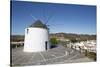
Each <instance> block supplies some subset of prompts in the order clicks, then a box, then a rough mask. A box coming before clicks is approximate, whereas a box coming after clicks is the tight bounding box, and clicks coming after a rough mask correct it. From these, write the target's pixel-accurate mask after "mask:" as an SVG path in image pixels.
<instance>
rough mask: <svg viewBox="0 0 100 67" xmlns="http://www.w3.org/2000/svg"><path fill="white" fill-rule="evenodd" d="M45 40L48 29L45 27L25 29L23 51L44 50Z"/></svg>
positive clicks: (46, 39)
mask: <svg viewBox="0 0 100 67" xmlns="http://www.w3.org/2000/svg"><path fill="white" fill-rule="evenodd" d="M27 29H28V32H27ZM46 41H48V31H47V30H46V29H43V28H34V27H33V28H26V29H25V42H24V51H25V52H39V51H45V50H46V49H45V42H46ZM48 45H49V43H48Z"/></svg>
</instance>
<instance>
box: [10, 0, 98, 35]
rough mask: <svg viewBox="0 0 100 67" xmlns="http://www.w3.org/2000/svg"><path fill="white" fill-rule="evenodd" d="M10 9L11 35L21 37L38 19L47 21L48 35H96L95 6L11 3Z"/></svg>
mask: <svg viewBox="0 0 100 67" xmlns="http://www.w3.org/2000/svg"><path fill="white" fill-rule="evenodd" d="M11 7H12V10H11V32H12V34H13V35H23V34H24V31H25V30H24V29H25V28H27V27H28V26H29V25H31V24H32V23H34V22H35V21H36V20H38V19H39V20H41V21H42V22H43V23H46V22H47V21H48V19H49V21H48V22H47V25H49V28H50V33H58V32H65V33H77V34H96V6H87V5H74V4H54V3H52V4H51V3H39V2H25V1H12V6H11ZM33 17H34V19H33Z"/></svg>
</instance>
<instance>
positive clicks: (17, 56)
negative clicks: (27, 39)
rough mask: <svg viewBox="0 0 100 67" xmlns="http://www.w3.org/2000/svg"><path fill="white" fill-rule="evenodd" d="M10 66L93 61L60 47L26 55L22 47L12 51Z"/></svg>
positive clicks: (81, 54)
mask: <svg viewBox="0 0 100 67" xmlns="http://www.w3.org/2000/svg"><path fill="white" fill-rule="evenodd" d="M11 53H12V56H11V57H12V58H11V61H12V65H13V66H26V65H28V66H29V65H47V64H63V63H79V62H92V61H93V60H91V59H89V58H87V57H86V56H84V54H83V53H80V52H79V51H77V50H74V49H71V48H65V47H63V46H61V45H59V46H58V47H55V48H52V49H50V50H47V51H44V52H37V53H27V52H23V47H19V48H14V49H12V52H11Z"/></svg>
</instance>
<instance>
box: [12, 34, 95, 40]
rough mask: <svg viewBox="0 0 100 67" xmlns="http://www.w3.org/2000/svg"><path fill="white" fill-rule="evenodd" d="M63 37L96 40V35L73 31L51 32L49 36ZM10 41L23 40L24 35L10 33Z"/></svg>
mask: <svg viewBox="0 0 100 67" xmlns="http://www.w3.org/2000/svg"><path fill="white" fill-rule="evenodd" d="M62 37H63V38H65V39H78V40H96V35H88V34H74V33H51V34H50V38H62ZM10 40H11V41H24V35H11V39H10Z"/></svg>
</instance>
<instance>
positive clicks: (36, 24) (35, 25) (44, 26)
mask: <svg viewBox="0 0 100 67" xmlns="http://www.w3.org/2000/svg"><path fill="white" fill-rule="evenodd" d="M29 27H37V28H45V29H48V27H47V25H45V24H43V22H42V21H40V20H37V21H35V23H33V24H31V25H30V26H29Z"/></svg>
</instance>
